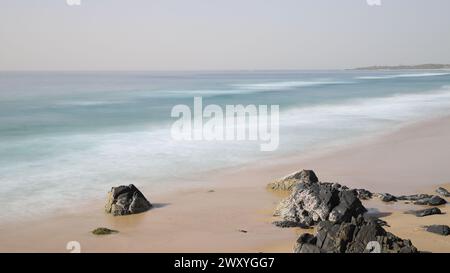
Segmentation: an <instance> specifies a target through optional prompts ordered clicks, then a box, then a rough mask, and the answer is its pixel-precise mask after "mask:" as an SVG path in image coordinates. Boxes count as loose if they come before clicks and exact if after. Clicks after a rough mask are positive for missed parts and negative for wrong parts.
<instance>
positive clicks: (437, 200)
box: [414, 195, 447, 206]
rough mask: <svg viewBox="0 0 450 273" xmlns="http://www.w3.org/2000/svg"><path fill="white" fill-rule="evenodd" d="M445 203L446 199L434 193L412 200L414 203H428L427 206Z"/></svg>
mask: <svg viewBox="0 0 450 273" xmlns="http://www.w3.org/2000/svg"><path fill="white" fill-rule="evenodd" d="M446 203H447V201H445V199H442V198H441V197H439V196H437V195H434V196H433V197H431V198H424V199H419V200H417V201H415V202H414V204H415V205H429V206H439V205H443V204H446Z"/></svg>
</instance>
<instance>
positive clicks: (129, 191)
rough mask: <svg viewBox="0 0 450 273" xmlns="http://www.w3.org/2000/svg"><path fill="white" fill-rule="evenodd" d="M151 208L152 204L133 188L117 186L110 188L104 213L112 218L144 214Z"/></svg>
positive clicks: (132, 186) (131, 186)
mask: <svg viewBox="0 0 450 273" xmlns="http://www.w3.org/2000/svg"><path fill="white" fill-rule="evenodd" d="M151 208H152V204H151V203H150V202H149V201H148V200H147V199H146V198H145V196H144V195H143V194H142V193H141V192H140V191H139V190H138V189H137V188H136V187H135V186H134V185H129V186H119V187H113V188H111V191H110V192H109V193H108V199H107V202H106V206H105V211H106V212H107V213H111V214H113V215H114V216H118V215H128V214H135V213H141V212H145V211H147V210H149V209H151Z"/></svg>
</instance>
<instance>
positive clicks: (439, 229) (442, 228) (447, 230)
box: [426, 225, 450, 236]
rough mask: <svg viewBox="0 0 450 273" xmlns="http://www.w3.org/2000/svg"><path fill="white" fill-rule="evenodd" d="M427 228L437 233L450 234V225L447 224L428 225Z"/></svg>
mask: <svg viewBox="0 0 450 273" xmlns="http://www.w3.org/2000/svg"><path fill="white" fill-rule="evenodd" d="M426 230H427V231H428V232H431V233H436V234H439V235H442V236H447V235H449V234H450V227H449V226H446V225H431V226H428V227H426Z"/></svg>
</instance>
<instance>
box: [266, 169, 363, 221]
mask: <svg viewBox="0 0 450 273" xmlns="http://www.w3.org/2000/svg"><path fill="white" fill-rule="evenodd" d="M314 176H315V175H314ZM364 212H366V209H365V208H364V206H363V205H362V204H361V201H360V200H359V199H358V197H357V192H356V191H355V190H349V189H348V188H346V187H343V186H341V185H339V184H336V183H322V182H318V181H315V180H308V181H307V182H303V183H299V184H297V185H296V186H295V188H294V189H293V191H292V193H291V195H290V196H289V197H288V198H286V199H284V200H283V201H282V202H281V203H280V204H279V205H278V207H277V209H276V211H275V213H274V215H276V216H280V217H281V218H282V220H283V221H282V222H279V223H278V225H291V226H293V225H294V224H293V223H297V225H299V226H303V227H310V226H313V225H315V224H317V223H319V222H321V221H327V220H328V221H331V222H346V221H350V220H351V219H352V217H357V216H358V215H360V214H363V213H364ZM283 222H284V223H283Z"/></svg>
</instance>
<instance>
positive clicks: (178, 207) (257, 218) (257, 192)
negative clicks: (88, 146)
mask: <svg viewBox="0 0 450 273" xmlns="http://www.w3.org/2000/svg"><path fill="white" fill-rule="evenodd" d="M449 139H450V118H449V117H445V118H439V119H434V120H431V121H424V122H420V123H417V124H411V125H408V126H406V127H403V128H401V129H399V130H397V131H395V132H391V133H389V134H386V135H383V136H379V137H376V138H373V139H369V140H365V141H363V142H360V143H358V144H352V145H348V146H346V147H341V148H339V150H334V151H329V152H326V153H321V154H320V155H318V154H315V155H308V156H306V155H298V156H290V157H286V158H282V159H277V160H269V161H264V162H259V163H255V164H251V165H248V166H241V167H240V168H233V169H228V170H222V171H218V172H212V173H208V174H205V175H203V176H202V177H198V178H196V179H199V180H202V181H205V183H204V184H203V185H204V186H196V187H195V188H192V189H185V190H180V191H177V192H171V193H164V194H158V193H157V192H147V191H146V189H145V187H144V188H142V187H141V189H142V191H143V192H144V194H145V195H146V196H147V197H148V198H149V199H150V201H151V202H152V203H154V204H155V208H154V209H152V210H150V211H149V212H146V213H143V214H139V215H132V216H122V217H113V216H111V215H107V214H105V213H104V212H103V206H104V201H105V200H103V199H99V200H92V202H90V203H89V204H84V205H82V206H81V205H79V204H74V207H75V208H76V212H70V213H67V212H61V213H59V214H58V215H55V216H52V217H48V216H43V217H42V219H40V220H35V221H28V222H27V221H24V222H20V223H14V225H11V224H8V225H2V226H0V252H68V250H66V244H67V243H68V242H69V241H77V242H79V243H80V244H81V251H82V252H291V251H292V247H293V245H294V243H295V240H296V239H297V238H298V236H299V234H301V233H302V232H306V231H307V232H311V233H313V232H314V230H301V229H280V228H277V227H274V226H273V225H272V224H271V222H272V221H273V220H274V219H275V218H273V217H272V212H273V209H274V208H275V206H276V205H277V203H278V202H279V200H280V199H281V198H282V197H283V196H282V195H281V194H276V193H272V192H268V191H267V190H266V184H267V183H269V182H271V181H273V180H274V179H276V178H279V177H283V176H285V175H287V174H289V173H292V172H294V171H298V170H301V169H313V170H314V171H315V172H316V174H317V175H318V176H319V178H320V180H321V181H330V182H339V183H341V184H343V185H347V186H349V187H352V188H365V189H368V190H370V191H373V192H389V193H392V194H413V193H431V192H434V190H435V189H436V188H437V187H438V186H439V185H444V187H446V188H447V189H448V190H450V168H449V167H448V165H449V162H450V145H449V144H448V140H449ZM137 186H138V187H139V185H137ZM107 190H108V189H105V198H106V192H107ZM447 200H448V201H450V200H449V199H448V198H447ZM364 204H365V206H366V207H367V208H370V209H373V210H376V211H378V212H379V213H380V214H382V215H384V217H383V220H385V221H387V222H388V224H389V225H390V226H391V227H388V228H386V229H387V230H388V231H391V232H393V233H394V234H395V235H397V236H399V237H402V238H405V239H411V240H412V242H413V244H414V245H415V246H416V247H417V248H418V249H419V250H424V251H432V252H450V237H448V236H447V237H443V236H438V235H435V234H431V233H428V232H426V231H424V230H423V228H422V226H424V225H429V224H446V225H450V216H449V214H448V213H449V209H448V208H449V205H444V206H441V207H440V208H441V210H442V211H443V212H444V213H445V214H443V215H434V216H429V217H425V218H417V217H415V216H413V215H409V214H404V211H406V210H409V209H412V208H414V209H420V208H421V207H419V206H413V205H410V204H404V203H403V202H398V203H392V204H387V203H382V202H380V201H378V200H377V199H374V200H371V201H367V202H364ZM97 227H108V228H111V229H116V230H119V231H120V232H119V233H118V234H113V235H107V236H95V235H92V234H91V233H90V231H91V230H93V229H95V228H97Z"/></svg>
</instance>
